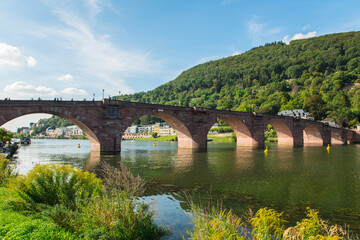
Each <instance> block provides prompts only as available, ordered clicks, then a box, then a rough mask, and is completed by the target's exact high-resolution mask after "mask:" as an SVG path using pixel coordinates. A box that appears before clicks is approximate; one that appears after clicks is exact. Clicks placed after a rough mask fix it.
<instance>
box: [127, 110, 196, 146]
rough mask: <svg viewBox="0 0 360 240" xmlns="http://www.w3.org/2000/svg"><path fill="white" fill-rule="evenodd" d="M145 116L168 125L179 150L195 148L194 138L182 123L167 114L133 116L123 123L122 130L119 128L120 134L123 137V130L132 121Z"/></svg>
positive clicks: (151, 113)
mask: <svg viewBox="0 0 360 240" xmlns="http://www.w3.org/2000/svg"><path fill="white" fill-rule="evenodd" d="M145 115H150V116H155V117H157V118H160V119H162V120H163V121H165V122H166V123H167V124H169V126H170V127H171V128H173V129H174V131H175V133H176V136H177V140H178V147H179V148H194V147H196V142H195V140H196V139H195V136H192V134H191V133H190V131H189V129H188V127H187V126H186V125H185V124H184V123H183V122H182V121H180V120H179V119H178V118H176V117H175V116H173V115H171V114H169V113H162V112H155V113H154V112H148V113H143V114H139V115H134V116H132V117H131V118H129V120H128V121H126V122H124V124H123V125H122V128H121V134H122V135H123V134H124V133H125V130H126V129H127V128H128V127H130V126H131V124H132V123H133V122H134V121H136V120H137V119H139V118H140V117H143V116H145Z"/></svg>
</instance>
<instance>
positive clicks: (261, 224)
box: [250, 208, 285, 240]
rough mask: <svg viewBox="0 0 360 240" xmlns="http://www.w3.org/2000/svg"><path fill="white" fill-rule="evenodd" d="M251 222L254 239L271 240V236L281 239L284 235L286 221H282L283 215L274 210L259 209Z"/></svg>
mask: <svg viewBox="0 0 360 240" xmlns="http://www.w3.org/2000/svg"><path fill="white" fill-rule="evenodd" d="M250 222H251V226H252V228H253V236H254V239H260V240H271V236H275V237H276V238H279V239H281V237H282V235H283V233H284V223H285V221H284V220H283V219H282V213H277V212H276V211H275V210H273V209H268V208H261V209H259V210H258V211H257V212H256V214H255V217H253V218H251V220H250Z"/></svg>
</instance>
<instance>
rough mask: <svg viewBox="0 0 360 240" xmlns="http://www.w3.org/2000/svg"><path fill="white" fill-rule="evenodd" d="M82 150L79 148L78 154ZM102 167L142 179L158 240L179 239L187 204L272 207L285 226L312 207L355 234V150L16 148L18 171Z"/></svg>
mask: <svg viewBox="0 0 360 240" xmlns="http://www.w3.org/2000/svg"><path fill="white" fill-rule="evenodd" d="M78 144H80V148H78ZM101 161H106V162H109V163H110V164H111V165H113V166H117V165H118V163H119V162H120V161H121V162H122V163H124V164H125V165H126V166H127V167H129V168H130V170H131V172H132V173H133V174H136V175H137V174H139V175H140V176H142V177H143V178H145V179H146V180H147V183H148V184H147V190H146V193H145V196H144V197H143V198H142V200H144V201H146V202H149V203H151V204H152V205H153V206H154V208H155V209H156V211H157V216H156V221H157V222H158V223H159V224H162V225H165V226H167V227H168V228H170V229H171V231H172V234H171V235H170V236H166V237H165V238H164V239H181V238H182V237H181V236H182V235H183V234H184V235H185V234H186V229H191V224H190V218H189V215H188V214H187V211H188V209H189V204H188V202H189V201H190V200H191V201H193V202H195V203H200V204H202V205H204V206H207V205H208V204H209V202H212V204H216V205H218V206H219V207H222V208H227V209H229V208H231V209H233V211H234V212H235V213H237V214H238V215H242V214H243V213H244V212H245V211H247V210H248V209H249V208H250V209H252V210H253V211H256V210H257V209H259V208H261V207H270V208H274V209H276V210H278V211H284V216H285V217H286V218H287V220H288V221H289V223H290V224H295V223H296V221H298V220H299V219H300V218H303V217H305V211H306V207H312V208H316V209H318V210H319V211H320V213H321V217H323V218H324V219H327V220H329V221H331V223H337V224H342V225H343V224H345V223H346V224H348V225H350V229H351V230H353V231H355V232H357V233H360V200H359V199H360V145H348V146H333V147H331V150H330V153H328V152H327V150H326V147H319V146H312V147H304V148H290V147H278V146H277V145H276V144H274V145H269V152H268V154H265V153H264V151H263V150H261V149H257V150H254V149H249V148H236V146H235V145H234V144H216V143H209V146H208V149H207V150H206V151H195V150H190V149H177V143H176V142H156V143H155V146H154V142H150V141H149V142H147V141H123V142H122V152H121V155H118V156H99V155H98V154H94V153H90V142H89V141H87V140H50V139H48V140H40V139H39V140H37V139H34V140H33V141H32V144H31V145H29V146H23V147H21V148H20V150H19V152H18V154H17V168H18V170H19V172H20V173H26V172H28V171H29V170H31V169H32V168H33V167H34V165H35V164H37V163H41V164H43V163H65V164H71V165H73V166H75V167H79V168H82V169H85V170H88V171H95V172H96V169H98V168H99V166H100V165H101Z"/></svg>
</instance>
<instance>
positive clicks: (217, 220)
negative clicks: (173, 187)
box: [189, 205, 245, 240]
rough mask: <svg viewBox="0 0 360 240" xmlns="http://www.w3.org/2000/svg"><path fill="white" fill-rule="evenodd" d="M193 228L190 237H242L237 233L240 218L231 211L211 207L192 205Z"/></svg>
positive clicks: (200, 239)
mask: <svg viewBox="0 0 360 240" xmlns="http://www.w3.org/2000/svg"><path fill="white" fill-rule="evenodd" d="M191 213H192V215H193V219H192V221H193V224H194V230H193V231H192V232H189V235H190V238H191V239H199V240H202V239H210V240H215V239H216V240H218V239H219V240H220V239H234V240H240V239H244V240H245V238H244V237H241V236H240V235H239V230H240V227H241V225H242V223H241V219H240V218H238V217H236V216H235V215H234V214H233V213H232V212H231V211H228V212H226V211H225V210H222V211H218V210H217V209H216V208H212V209H211V210H210V211H206V210H202V209H200V208H199V207H196V206H194V205H193V206H192V208H191Z"/></svg>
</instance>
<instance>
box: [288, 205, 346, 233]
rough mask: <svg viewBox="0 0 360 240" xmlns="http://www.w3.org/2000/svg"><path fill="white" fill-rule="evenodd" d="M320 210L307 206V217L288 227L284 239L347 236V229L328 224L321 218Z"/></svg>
mask: <svg viewBox="0 0 360 240" xmlns="http://www.w3.org/2000/svg"><path fill="white" fill-rule="evenodd" d="M318 215H319V212H318V211H316V210H314V209H310V208H307V218H304V219H303V220H302V221H301V222H298V223H297V224H296V226H295V227H291V228H288V229H287V230H286V231H285V233H284V239H310V240H339V239H343V237H342V236H345V231H344V230H343V229H342V228H341V227H339V226H337V225H335V226H328V225H327V223H326V222H325V221H324V220H322V219H320V218H319V216H318Z"/></svg>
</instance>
